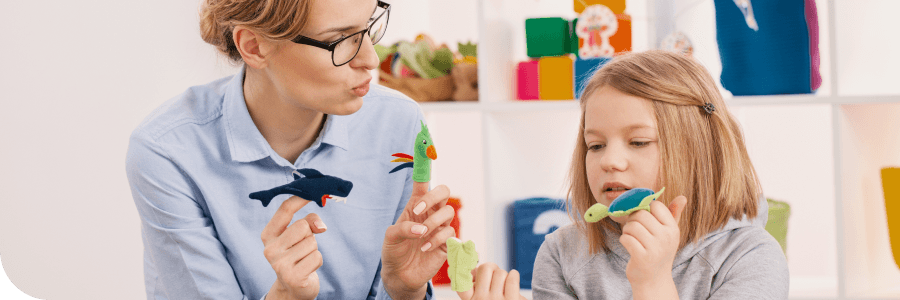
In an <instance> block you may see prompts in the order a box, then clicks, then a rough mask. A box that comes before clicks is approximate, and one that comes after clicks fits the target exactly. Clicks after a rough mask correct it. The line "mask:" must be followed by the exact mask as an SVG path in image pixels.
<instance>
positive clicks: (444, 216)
mask: <svg viewBox="0 0 900 300" xmlns="http://www.w3.org/2000/svg"><path fill="white" fill-rule="evenodd" d="M454 215H456V211H455V210H453V206H450V205H444V207H441V208H440V209H438V211H436V212H434V213H432V214H431V215H429V216H428V218H427V219H425V221H424V222H422V225H425V227H428V229H434V228H438V227H441V226H446V225H444V224H445V223H450V221H451V220H453V216H454ZM448 225H449V224H448Z"/></svg>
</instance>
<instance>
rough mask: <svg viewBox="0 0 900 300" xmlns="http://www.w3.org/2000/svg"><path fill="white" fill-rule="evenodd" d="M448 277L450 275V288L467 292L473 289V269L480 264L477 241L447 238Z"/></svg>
mask: <svg viewBox="0 0 900 300" xmlns="http://www.w3.org/2000/svg"><path fill="white" fill-rule="evenodd" d="M447 266H448V267H447V277H450V289H452V290H453V291H455V292H465V291H468V290H470V289H472V286H473V278H472V270H474V269H475V267H476V266H478V252H477V251H475V242H472V241H468V242H465V243H463V242H462V240H460V239H458V238H455V237H450V238H447Z"/></svg>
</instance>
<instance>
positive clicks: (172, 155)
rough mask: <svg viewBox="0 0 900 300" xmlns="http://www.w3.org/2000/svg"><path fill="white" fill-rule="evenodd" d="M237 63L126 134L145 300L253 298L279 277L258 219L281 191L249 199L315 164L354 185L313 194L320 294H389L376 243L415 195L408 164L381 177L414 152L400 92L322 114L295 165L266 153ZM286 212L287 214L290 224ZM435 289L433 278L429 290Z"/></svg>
mask: <svg viewBox="0 0 900 300" xmlns="http://www.w3.org/2000/svg"><path fill="white" fill-rule="evenodd" d="M243 77H244V70H243V69H242V70H241V71H240V72H239V73H237V74H236V75H234V76H231V77H226V78H222V79H219V80H217V81H213V82H211V83H209V84H206V85H202V86H195V87H191V88H189V89H188V90H187V91H185V92H184V93H182V94H181V95H178V96H176V97H175V98H173V99H171V100H169V101H167V102H166V103H165V104H163V105H162V106H161V107H159V108H158V109H156V110H155V111H154V112H153V113H152V114H150V116H148V117H147V118H146V119H145V120H144V121H143V122H142V123H141V124H140V125H139V126H138V127H137V128H136V129H135V130H134V132H133V133H132V135H131V140H130V143H129V146H128V154H127V158H126V171H127V174H128V182H129V184H130V186H131V192H132V196H133V198H134V203H135V205H136V206H137V210H138V213H139V214H140V216H141V232H142V238H143V244H144V283H145V285H146V289H147V298H148V299H261V298H263V297H264V296H265V294H266V293H267V292H268V290H269V288H271V286H272V284H273V283H274V282H275V280H276V275H275V271H274V270H273V269H272V266H271V265H270V264H269V262H268V261H267V260H266V258H265V256H264V255H263V248H264V247H263V243H262V240H261V238H260V236H261V234H262V230H263V228H265V226H266V224H267V223H268V222H269V220H270V219H271V218H272V216H273V215H274V214H275V211H276V210H277V209H278V207H279V206H280V205H281V203H282V202H283V201H284V200H285V199H287V198H288V197H290V195H280V196H277V197H275V198H274V199H273V200H272V202H271V203H270V204H269V205H268V207H263V206H262V204H261V202H260V201H258V200H252V199H250V198H249V196H248V195H249V194H250V193H252V192H256V191H261V190H267V189H271V188H273V187H276V186H280V185H283V184H286V183H289V182H291V181H293V177H292V175H291V173H292V172H293V171H294V170H296V169H300V168H313V169H316V170H318V171H320V172H322V173H323V174H325V175H331V176H336V177H339V178H342V179H344V180H348V181H350V182H352V183H353V189H352V191H351V192H350V194H349V196H347V198H346V199H347V200H346V202H329V203H327V204H326V206H325V207H324V208H322V207H319V206H318V205H316V204H314V203H310V204H309V205H306V206H305V207H303V208H302V209H301V210H300V211H299V212H297V213H296V214H295V215H294V220H293V221H296V220H299V219H301V218H303V217H305V216H306V215H307V214H309V213H316V214H318V215H319V216H320V217H321V218H322V220H323V221H324V222H325V224H326V225H327V226H328V231H326V232H324V233H321V234H318V235H316V241H317V243H318V248H319V251H320V252H321V253H322V260H323V264H322V267H320V268H319V270H318V271H317V272H318V275H319V281H320V288H319V297H318V298H319V299H383V298H388V296H387V293H386V292H385V290H384V287H383V284H382V282H381V277H380V270H381V246H382V243H383V241H384V234H385V231H386V230H387V227H388V226H390V225H391V224H393V223H394V222H395V221H396V220H397V218H398V216H399V215H400V213H401V211H402V210H403V208H404V207H405V205H406V202H407V201H408V200H409V197H410V194H411V192H412V179H411V174H412V169H411V168H409V169H404V170H401V171H399V172H395V173H392V174H389V173H388V172H389V171H390V170H391V169H393V168H394V167H396V166H398V165H399V164H400V163H397V162H391V160H392V159H393V158H394V157H392V156H391V155H392V154H394V153H398V152H402V153H407V154H412V151H413V143H414V142H413V140H414V139H415V136H416V134H417V133H418V132H419V129H420V128H421V125H420V123H419V122H420V120H422V119H423V115H422V111H421V109H420V108H419V106H418V105H417V104H416V103H415V102H414V101H412V100H410V99H409V98H408V97H406V96H403V95H402V94H400V93H398V92H396V91H393V90H389V89H387V88H384V87H381V86H377V85H372V88H371V90H370V91H369V94H368V95H366V96H365V97H364V98H363V99H364V100H363V106H362V108H361V109H360V110H359V111H357V112H356V113H354V114H352V115H348V116H335V115H329V116H327V119H326V121H325V125H324V127H323V129H322V131H321V132H320V133H319V136H318V137H317V138H316V140H315V142H314V143H313V144H312V146H310V147H309V148H308V149H306V150H305V151H303V153H302V154H300V157H299V158H298V159H297V161H296V163H291V162H288V161H287V160H286V159H284V158H282V157H281V156H279V155H278V154H276V153H275V151H274V150H272V148H271V147H270V146H269V144H268V143H267V142H266V140H265V139H264V138H263V136H262V134H261V133H260V132H259V130H258V129H257V128H256V125H255V124H254V123H253V120H252V119H251V118H250V114H249V112H248V110H247V105H246V103H245V102H244V93H243V84H242V83H243ZM293 221H292V222H293ZM431 297H432V288H431V284H430V283H429V285H428V296H427V298H429V299H430V298H431Z"/></svg>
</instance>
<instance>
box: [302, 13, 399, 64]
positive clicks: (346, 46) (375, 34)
mask: <svg viewBox="0 0 900 300" xmlns="http://www.w3.org/2000/svg"><path fill="white" fill-rule="evenodd" d="M379 8H380V9H379ZM390 16H391V5H390V4H388V3H385V2H383V1H378V5H377V6H376V8H375V13H374V14H372V18H371V19H369V22H370V23H369V26H368V27H366V29H364V30H361V31H359V32H356V33H354V34H351V35H349V36H345V37H343V38H341V39H339V40H337V41H334V42H331V43H325V42H322V41H318V40H314V39H311V38H308V37H305V36H302V35H301V36H298V37H296V38H294V39H293V40H291V41H292V42H294V43H297V44H303V45H310V46H314V47H319V48H322V49H325V50H328V51H331V63H333V64H334V66H335V67H340V66H343V65H344V64H346V63H348V62H350V61H351V60H353V58H355V57H356V54H358V53H359V47H360V46H362V42H363V35H364V34H366V33H368V34H369V39H371V40H372V45H374V44H377V43H378V41H380V40H381V38H382V37H384V32H385V31H386V30H387V24H388V19H389V18H390Z"/></svg>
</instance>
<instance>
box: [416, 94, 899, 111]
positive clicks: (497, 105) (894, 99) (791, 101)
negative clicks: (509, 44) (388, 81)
mask: <svg viewBox="0 0 900 300" xmlns="http://www.w3.org/2000/svg"><path fill="white" fill-rule="evenodd" d="M579 103H580V102H579V101H577V100H532V101H521V100H514V101H492V102H491V101H485V102H482V101H441V102H424V103H419V105H420V106H421V107H422V110H423V111H425V112H441V111H484V112H514V111H547V110H577V109H580V107H579ZM725 103H727V104H728V106H729V107H738V106H769V105H804V104H838V105H848V104H877V103H900V95H873V96H821V95H814V94H807V95H771V96H739V97H732V98H725Z"/></svg>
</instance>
